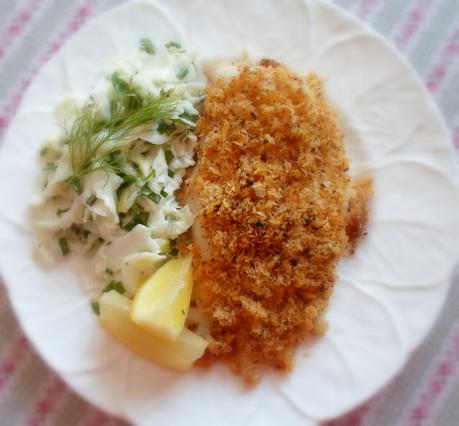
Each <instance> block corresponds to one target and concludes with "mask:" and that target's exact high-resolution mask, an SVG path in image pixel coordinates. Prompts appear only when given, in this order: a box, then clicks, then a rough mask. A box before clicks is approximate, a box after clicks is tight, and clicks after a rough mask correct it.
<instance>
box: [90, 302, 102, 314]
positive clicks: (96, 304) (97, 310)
mask: <svg viewBox="0 0 459 426" xmlns="http://www.w3.org/2000/svg"><path fill="white" fill-rule="evenodd" d="M91 308H92V311H93V312H94V313H95V314H96V315H100V305H99V302H91Z"/></svg>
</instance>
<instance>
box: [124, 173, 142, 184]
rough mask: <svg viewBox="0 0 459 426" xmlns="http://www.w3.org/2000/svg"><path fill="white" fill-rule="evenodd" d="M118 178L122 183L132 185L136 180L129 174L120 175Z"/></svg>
mask: <svg viewBox="0 0 459 426" xmlns="http://www.w3.org/2000/svg"><path fill="white" fill-rule="evenodd" d="M120 177H121V178H122V179H123V182H124V183H134V182H137V180H138V179H137V178H136V177H135V176H134V175H131V174H129V173H121V174H120Z"/></svg>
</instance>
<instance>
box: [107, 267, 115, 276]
mask: <svg viewBox="0 0 459 426" xmlns="http://www.w3.org/2000/svg"><path fill="white" fill-rule="evenodd" d="M105 272H106V273H107V274H108V275H113V269H111V268H108V267H107V268H105Z"/></svg>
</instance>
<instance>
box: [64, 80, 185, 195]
mask: <svg viewBox="0 0 459 426" xmlns="http://www.w3.org/2000/svg"><path fill="white" fill-rule="evenodd" d="M111 82H112V84H113V88H114V94H113V98H112V100H111V107H110V111H111V115H110V118H109V119H106V120H104V119H101V118H100V114H99V112H98V111H97V109H96V107H95V106H94V104H93V103H91V102H89V103H87V104H86V105H85V106H84V107H83V108H82V109H81V111H80V113H79V114H78V116H77V117H76V119H75V121H74V122H73V125H72V127H71V128H70V129H69V130H68V131H67V134H66V136H65V143H66V145H67V146H68V150H69V155H70V163H71V167H72V171H73V174H72V176H70V177H69V178H68V179H67V181H68V183H69V184H71V185H72V186H74V187H75V189H76V190H77V191H78V192H81V181H80V178H81V177H82V176H84V175H86V174H88V173H92V172H95V171H98V170H102V171H106V172H115V173H122V172H123V170H122V164H123V162H124V161H125V160H126V153H123V152H122V151H121V150H120V148H119V145H120V143H121V142H122V141H123V140H125V139H126V138H129V137H131V136H132V135H133V134H135V131H136V129H137V128H138V127H139V126H142V125H146V124H153V123H155V122H157V121H159V120H162V119H164V118H167V117H169V116H170V114H171V113H172V112H173V111H174V109H175V107H176V105H177V103H176V101H175V100H174V99H172V98H171V97H170V93H169V92H163V93H161V94H160V95H159V96H152V95H147V96H144V97H140V96H139V95H138V94H137V92H136V91H135V90H134V89H132V88H131V87H130V85H129V84H128V83H127V82H126V81H125V80H123V79H121V78H120V77H119V76H118V74H117V73H114V74H112V76H111ZM108 143H110V144H111V145H112V147H111V148H109V149H103V150H102V149H101V148H102V146H105V145H106V144H108Z"/></svg>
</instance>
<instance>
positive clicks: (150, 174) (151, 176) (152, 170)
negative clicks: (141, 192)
mask: <svg viewBox="0 0 459 426" xmlns="http://www.w3.org/2000/svg"><path fill="white" fill-rule="evenodd" d="M155 176H156V170H155V169H151V171H150V173H148V176H147V177H146V178H145V179H147V180H148V179H153V178H154V177H155Z"/></svg>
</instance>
